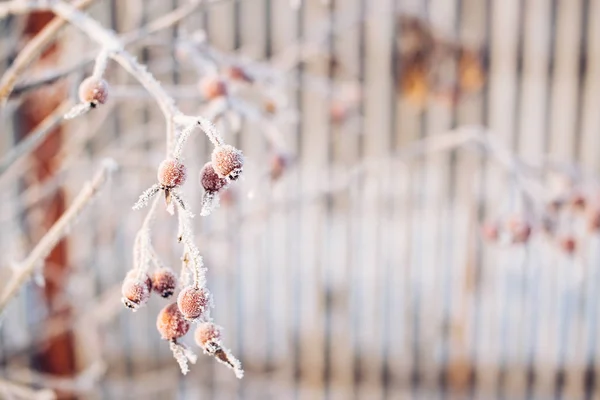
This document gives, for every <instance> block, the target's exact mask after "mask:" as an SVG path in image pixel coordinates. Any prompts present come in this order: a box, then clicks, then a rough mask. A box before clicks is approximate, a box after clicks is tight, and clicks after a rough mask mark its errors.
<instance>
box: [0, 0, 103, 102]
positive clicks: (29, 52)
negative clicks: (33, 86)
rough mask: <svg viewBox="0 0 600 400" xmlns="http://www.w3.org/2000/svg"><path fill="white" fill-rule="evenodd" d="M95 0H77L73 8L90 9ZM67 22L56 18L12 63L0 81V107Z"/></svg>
mask: <svg viewBox="0 0 600 400" xmlns="http://www.w3.org/2000/svg"><path fill="white" fill-rule="evenodd" d="M93 2H94V0H76V1H75V2H74V3H73V4H72V5H71V7H72V8H74V9H79V10H81V9H85V8H87V7H89V6H90V5H91V4H92V3H93ZM66 24H67V21H66V20H65V19H63V18H54V19H53V20H52V21H51V22H50V23H49V24H48V25H46V27H45V28H44V29H42V30H41V31H40V33H38V34H37V35H36V36H35V37H34V38H33V39H32V40H31V41H30V42H29V43H27V45H26V46H25V47H24V48H23V50H21V51H20V52H19V55H18V56H17V58H15V60H14V61H13V62H12V65H11V66H10V68H9V69H8V70H7V71H6V72H5V73H4V75H3V76H2V79H0V106H4V105H5V104H6V101H7V99H8V97H9V96H10V93H11V92H12V90H13V87H14V86H15V83H16V81H17V79H18V78H19V76H21V74H22V73H23V71H25V69H26V68H27V67H28V66H29V65H30V64H31V63H32V62H33V60H35V59H36V58H37V57H38V56H39V55H40V54H41V53H42V51H43V50H44V49H45V48H46V47H47V46H48V45H49V44H50V43H51V42H52V41H53V40H54V38H55V37H56V35H57V34H58V33H59V32H60V31H61V30H62V28H64V27H65V25H66Z"/></svg>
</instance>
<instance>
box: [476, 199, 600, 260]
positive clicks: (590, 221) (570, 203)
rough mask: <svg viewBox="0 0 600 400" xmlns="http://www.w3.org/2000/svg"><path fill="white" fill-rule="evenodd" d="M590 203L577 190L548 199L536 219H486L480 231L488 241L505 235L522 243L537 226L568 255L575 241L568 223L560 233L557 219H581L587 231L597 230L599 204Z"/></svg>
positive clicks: (599, 223)
mask: <svg viewBox="0 0 600 400" xmlns="http://www.w3.org/2000/svg"><path fill="white" fill-rule="evenodd" d="M594 203H595V202H594V201H592V199H591V198H590V197H589V196H585V195H584V194H583V193H581V192H572V193H568V194H566V195H564V196H561V197H557V198H555V199H553V200H552V201H550V202H548V203H547V204H546V205H545V209H544V212H543V213H542V215H541V217H540V218H539V221H536V220H534V219H533V218H525V217H521V216H513V217H511V218H509V219H508V220H507V221H505V222H501V221H488V222H486V223H484V224H483V226H482V228H481V234H482V236H483V238H484V239H485V240H487V241H488V242H498V241H500V239H501V237H503V236H507V237H508V241H509V242H510V243H513V244H524V243H527V242H528V241H529V240H530V238H531V236H532V233H533V232H534V228H539V231H540V232H542V233H544V234H545V235H546V236H547V237H548V238H549V239H550V240H552V241H553V242H554V243H555V244H556V246H557V247H558V248H559V249H560V250H561V251H563V252H564V253H566V254H569V255H571V254H574V253H575V252H576V251H577V249H578V247H579V246H578V243H579V240H578V239H577V236H576V235H575V233H573V232H572V230H573V229H572V227H571V226H569V227H567V228H566V229H562V230H565V231H569V233H561V227H560V222H562V223H564V222H565V221H567V222H568V224H569V225H573V222H574V221H576V220H577V219H582V220H583V221H584V222H585V225H586V227H587V230H588V232H591V233H594V232H599V231H600V204H599V205H594ZM535 230H536V231H537V229H535Z"/></svg>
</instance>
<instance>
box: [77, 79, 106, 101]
mask: <svg viewBox="0 0 600 400" xmlns="http://www.w3.org/2000/svg"><path fill="white" fill-rule="evenodd" d="M107 98H108V83H107V82H106V81H105V80H104V79H102V78H95V77H93V76H90V77H89V78H87V79H85V80H84V81H83V82H81V84H80V85H79V100H80V101H81V102H82V103H89V104H90V105H91V106H92V107H95V106H96V105H98V104H104V103H106V100H107Z"/></svg>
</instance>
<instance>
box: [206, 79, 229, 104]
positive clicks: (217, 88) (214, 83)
mask: <svg viewBox="0 0 600 400" xmlns="http://www.w3.org/2000/svg"><path fill="white" fill-rule="evenodd" d="M200 90H201V92H202V96H203V97H204V98H205V99H206V100H214V99H216V98H218V97H221V96H225V95H226V94H227V85H226V84H225V82H223V81H222V80H221V79H220V78H218V77H216V76H209V77H206V78H204V79H203V80H202V81H201V82H200Z"/></svg>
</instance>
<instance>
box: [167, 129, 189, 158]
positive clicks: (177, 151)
mask: <svg viewBox="0 0 600 400" xmlns="http://www.w3.org/2000/svg"><path fill="white" fill-rule="evenodd" d="M195 128H196V124H192V125H190V126H188V127H187V128H184V129H183V130H182V131H181V133H180V134H179V138H178V139H177V144H176V145H175V148H174V149H173V158H175V159H176V160H179V159H180V158H181V153H182V152H183V146H184V145H185V142H186V141H187V140H188V138H189V137H190V134H191V133H192V131H193V130H194V129H195ZM167 157H168V154H167Z"/></svg>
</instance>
